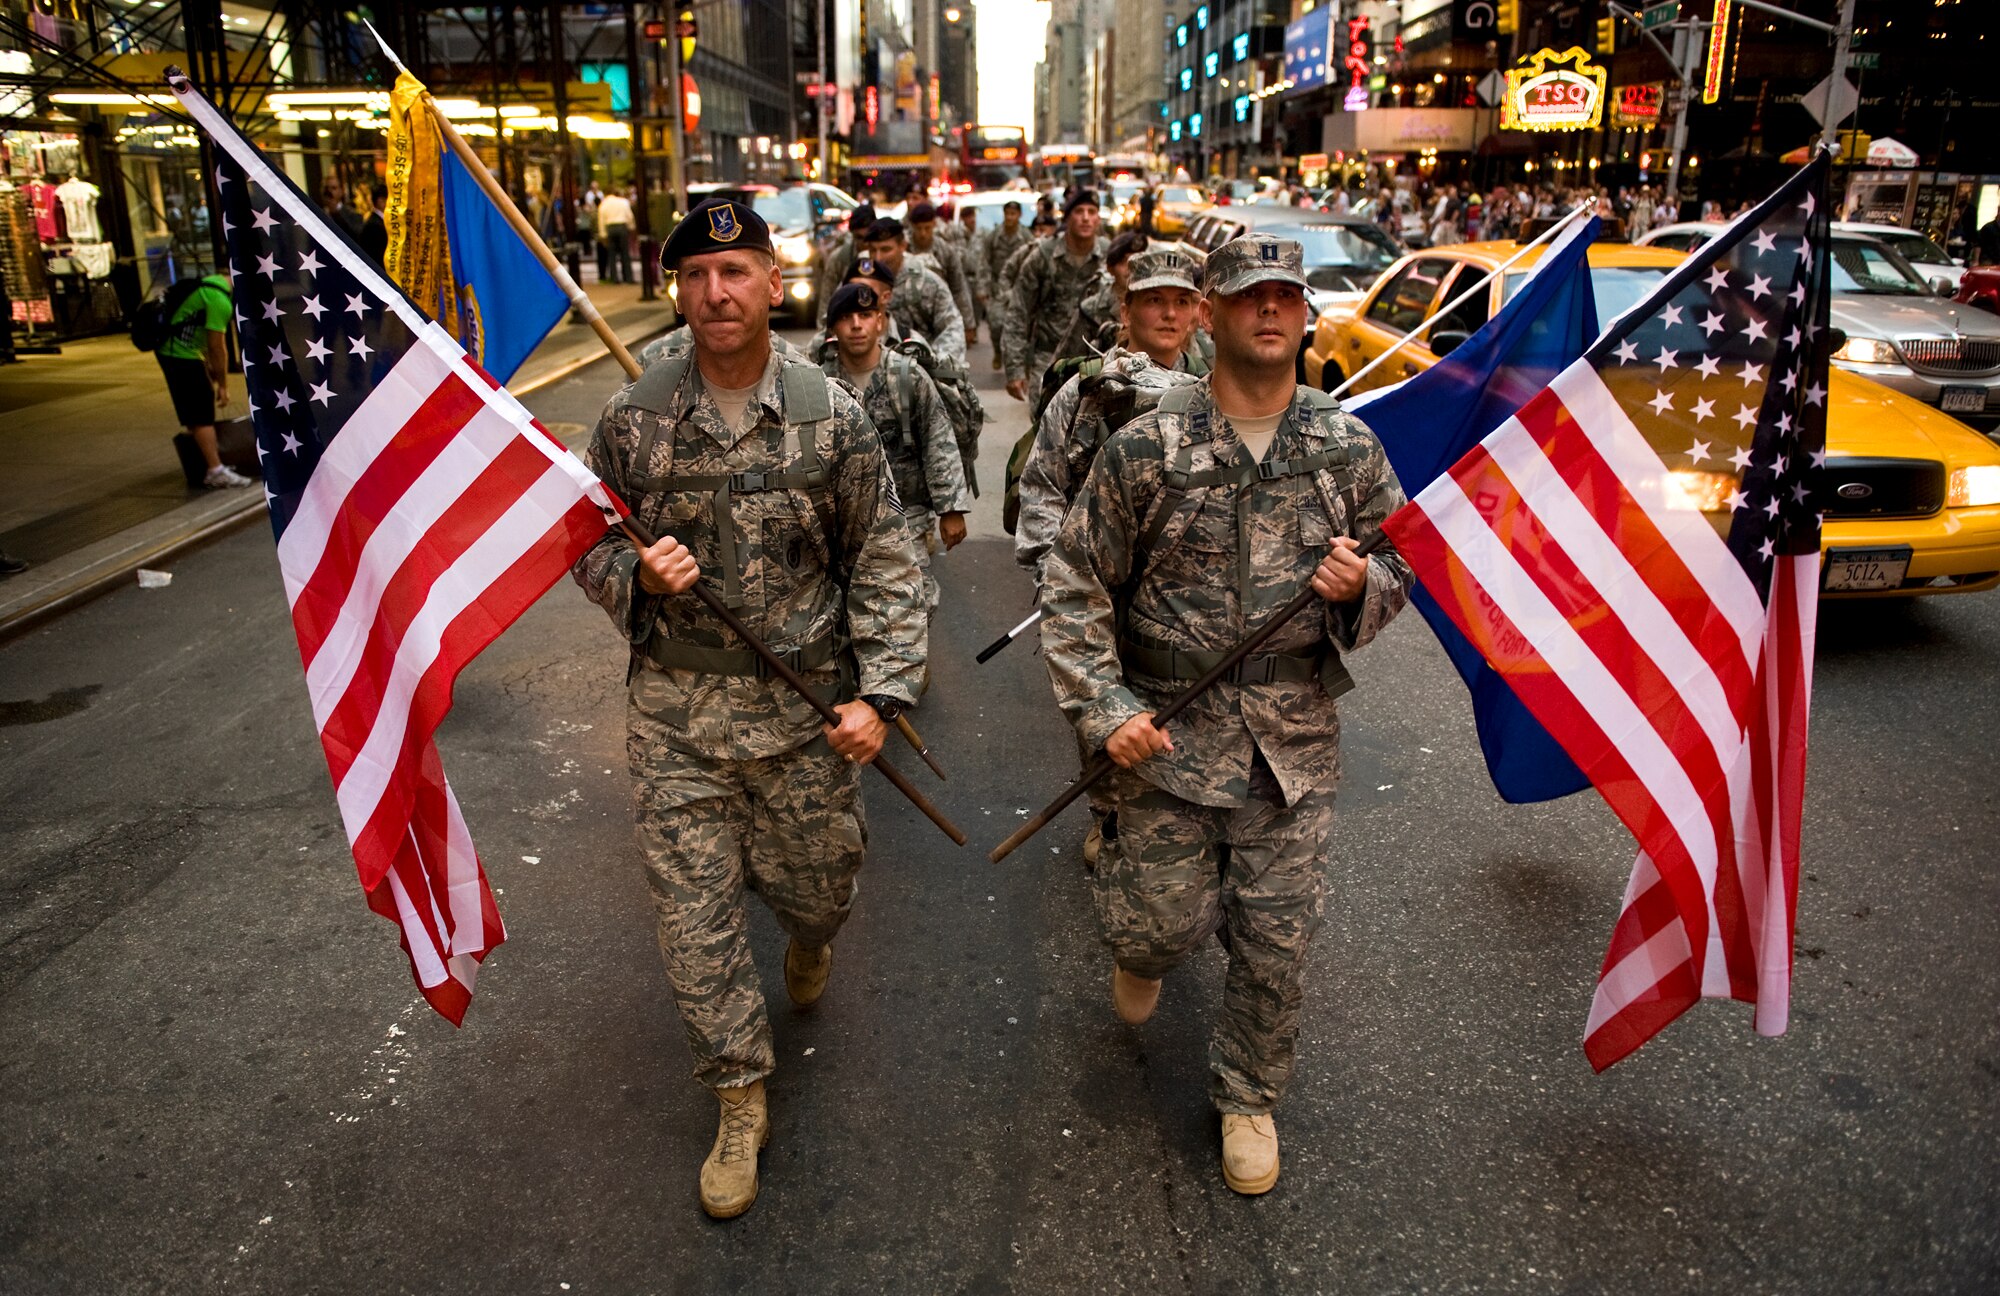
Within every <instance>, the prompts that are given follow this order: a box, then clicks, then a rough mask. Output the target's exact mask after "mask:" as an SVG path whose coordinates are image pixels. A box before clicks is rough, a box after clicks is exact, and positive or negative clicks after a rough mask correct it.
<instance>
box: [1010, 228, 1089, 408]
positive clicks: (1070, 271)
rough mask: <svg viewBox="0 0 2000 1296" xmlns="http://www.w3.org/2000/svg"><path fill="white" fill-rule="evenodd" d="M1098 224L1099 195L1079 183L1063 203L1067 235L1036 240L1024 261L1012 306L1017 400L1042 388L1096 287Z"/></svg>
mask: <svg viewBox="0 0 2000 1296" xmlns="http://www.w3.org/2000/svg"><path fill="white" fill-rule="evenodd" d="M1097 226H1098V211H1097V195H1096V194H1095V193H1094V192H1092V191H1091V190H1089V189H1079V190H1077V191H1076V192H1075V193H1074V194H1073V195H1072V196H1071V197H1070V200H1069V202H1068V203H1067V204H1066V205H1065V206H1064V207H1063V232H1062V237H1061V238H1060V239H1048V240H1045V241H1044V242H1042V243H1039V244H1037V245H1035V252H1034V254H1033V255H1031V256H1030V257H1028V259H1027V260H1026V261H1025V262H1023V263H1022V266H1021V272H1020V277H1019V278H1018V279H1017V280H1016V281H1015V283H1014V300H1013V302H1012V303H1011V304H1010V305H1009V307H1008V311H1007V394H1008V395H1009V396H1012V397H1013V398H1014V399H1015V400H1019V401H1025V400H1031V399H1033V397H1034V394H1035V392H1037V391H1039V390H1040V389H1041V383H1042V370H1044V369H1046V368H1047V367H1048V365H1049V362H1050V360H1051V359H1052V358H1053V357H1054V355H1055V351H1056V347H1057V345H1058V344H1059V343H1061V341H1062V338H1063V334H1064V333H1065V332H1067V331H1068V330H1069V323H1070V321H1071V320H1072V319H1074V318H1075V317H1076V308H1077V307H1078V306H1080V305H1081V304H1082V303H1083V299H1084V298H1085V297H1087V296H1089V295H1090V294H1091V293H1092V292H1094V291H1096V288H1097V281H1098V276H1099V275H1100V274H1102V273H1103V271H1104V243H1103V241H1102V240H1101V239H1099V238H1098V237H1097Z"/></svg>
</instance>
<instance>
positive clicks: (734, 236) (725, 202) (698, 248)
mask: <svg viewBox="0 0 2000 1296" xmlns="http://www.w3.org/2000/svg"><path fill="white" fill-rule="evenodd" d="M742 248H750V249H753V250H755V251H759V252H769V253H771V254H772V255H774V256H775V255H776V252H775V250H774V249H773V248H772V247H771V227H770V226H769V225H767V224H765V222H764V218H763V217H762V216H759V215H758V214H757V213H756V212H754V211H752V210H750V208H749V207H747V206H745V205H744V204H742V203H739V202H732V201H730V200H729V199H727V198H711V199H709V200H708V201H707V202H703V203H698V204H696V205H695V209H694V210H693V211H691V212H689V213H688V214H687V215H686V216H684V217H683V218H682V219H681V223H680V224H678V225H676V226H674V232H673V233H671V234H669V235H667V241H666V242H665V243H664V244H662V245H661V247H660V268H661V269H662V270H674V269H678V268H679V266H680V263H681V258H683V257H691V256H700V255H701V254H702V253H704V252H733V251H737V250H739V249H742Z"/></svg>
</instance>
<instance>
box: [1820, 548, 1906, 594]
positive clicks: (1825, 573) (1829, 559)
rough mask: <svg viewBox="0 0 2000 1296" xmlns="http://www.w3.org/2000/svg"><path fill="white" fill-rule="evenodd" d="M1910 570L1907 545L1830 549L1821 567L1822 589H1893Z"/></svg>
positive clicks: (1900, 583) (1899, 584)
mask: <svg viewBox="0 0 2000 1296" xmlns="http://www.w3.org/2000/svg"><path fill="white" fill-rule="evenodd" d="M1909 570H1910V547H1909V546H1908V545H1898V546H1896V547H1894V548H1889V549H1829V550H1827V551H1826V565H1825V567H1824V568H1823V569H1822V571H1821V575H1820V588H1821V589H1825V590H1887V589H1896V588H1898V587H1899V586H1901V585H1902V583H1903V577H1904V576H1906V575H1908V574H1909Z"/></svg>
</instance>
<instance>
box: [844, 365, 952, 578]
mask: <svg viewBox="0 0 2000 1296" xmlns="http://www.w3.org/2000/svg"><path fill="white" fill-rule="evenodd" d="M813 354H814V355H816V356H819V357H820V367H821V368H822V369H823V370H825V372H826V375H827V376H828V377H829V378H838V379H840V380H841V381H842V382H843V383H845V382H846V381H847V373H846V371H845V370H843V369H842V368H841V367H840V349H839V347H838V345H837V344H836V345H829V346H822V347H821V348H819V349H818V350H816V351H814V352H813ZM850 390H852V388H850ZM860 397H861V408H862V409H864V410H866V411H867V412H868V418H869V421H871V422H872V423H874V425H875V430H876V432H878V433H879V434H880V435H881V437H882V446H883V449H885V450H886V451H887V452H888V455H889V472H890V475H891V476H893V477H894V478H895V480H896V494H897V495H898V496H900V497H901V499H902V502H903V521H904V522H905V523H907V524H908V526H909V528H910V535H911V536H912V538H913V539H914V540H915V542H916V551H917V566H918V567H920V568H922V569H923V573H924V608H925V610H927V611H932V612H934V611H936V610H937V605H938V583H937V578H936V577H935V576H933V575H932V574H931V546H930V537H931V530H932V528H933V527H934V526H935V525H936V522H937V516H938V514H940V513H963V512H965V511H966V509H967V508H969V507H970V504H969V503H968V499H967V495H968V492H967V489H966V485H965V467H964V463H963V461H962V460H961V459H960V457H959V453H958V441H957V438H956V437H955V436H954V435H953V433H952V428H951V419H950V418H949V417H947V416H946V414H945V409H944V402H943V401H942V400H940V399H939V398H938V392H937V387H936V385H935V384H933V383H932V382H931V378H930V375H929V374H927V373H925V372H924V371H923V367H922V366H920V365H919V364H917V362H916V361H914V360H912V359H911V358H910V357H908V356H906V355H899V354H897V353H896V352H894V351H891V350H889V349H887V348H886V347H884V348H883V351H882V360H881V363H880V364H878V365H876V366H875V372H874V374H873V375H872V376H871V377H870V379H869V381H868V390H866V391H864V392H861V393H860Z"/></svg>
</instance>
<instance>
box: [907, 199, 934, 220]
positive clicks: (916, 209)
mask: <svg viewBox="0 0 2000 1296" xmlns="http://www.w3.org/2000/svg"><path fill="white" fill-rule="evenodd" d="M936 219H937V208H935V207H933V206H931V205H930V204H929V203H927V202H920V203H918V204H916V205H915V206H913V207H911V208H910V224H912V225H916V224H919V223H921V222H923V221H934V220H936Z"/></svg>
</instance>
